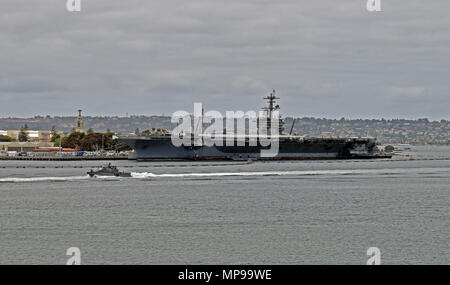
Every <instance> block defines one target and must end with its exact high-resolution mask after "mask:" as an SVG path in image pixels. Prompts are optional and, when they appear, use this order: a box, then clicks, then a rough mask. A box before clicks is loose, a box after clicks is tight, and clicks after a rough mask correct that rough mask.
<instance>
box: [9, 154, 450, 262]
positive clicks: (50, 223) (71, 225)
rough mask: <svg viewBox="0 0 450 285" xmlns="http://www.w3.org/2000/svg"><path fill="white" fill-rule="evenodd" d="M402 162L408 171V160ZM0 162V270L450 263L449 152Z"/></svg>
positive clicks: (405, 164) (406, 162) (404, 162)
mask: <svg viewBox="0 0 450 285" xmlns="http://www.w3.org/2000/svg"><path fill="white" fill-rule="evenodd" d="M412 159H413V160H412ZM101 164H102V162H29V161H0V264H65V263H66V260H67V259H68V257H67V256H66V250H67V249H68V248H69V247H78V248H80V250H81V262H82V263H83V264H185V263H189V264H223V263H225V264H365V263H366V261H367V259H368V256H367V255H366V251H367V249H368V248H369V247H378V248H380V250H381V262H382V263H384V264H450V147H412V148H411V149H410V150H405V151H404V152H402V153H401V154H400V155H398V156H396V157H395V158H394V159H392V160H373V161H286V162H255V163H253V164H245V163H240V162H234V163H232V162H213V163H211V162H199V163H190V162H177V163H163V162H149V163H138V162H133V161H120V162H115V163H114V164H116V165H117V166H119V167H120V168H122V169H123V170H126V171H131V172H132V173H133V178H108V179H100V178H92V179H91V178H89V177H88V176H87V175H86V172H87V171H88V170H89V169H90V167H96V166H99V165H101Z"/></svg>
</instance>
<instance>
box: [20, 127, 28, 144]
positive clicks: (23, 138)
mask: <svg viewBox="0 0 450 285" xmlns="http://www.w3.org/2000/svg"><path fill="white" fill-rule="evenodd" d="M19 141H20V142H27V141H28V125H27V124H25V125H24V126H22V127H21V128H20V133H19Z"/></svg>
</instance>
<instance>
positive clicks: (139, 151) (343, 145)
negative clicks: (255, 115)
mask: <svg viewBox="0 0 450 285" xmlns="http://www.w3.org/2000/svg"><path fill="white" fill-rule="evenodd" d="M120 140H121V141H123V142H124V143H126V144H127V145H129V146H130V147H131V148H133V150H134V151H135V159H137V160H248V159H252V160H288V159H358V158H359V159H363V158H366V159H368V158H389V157H390V156H385V155H381V154H380V153H379V151H378V148H377V147H376V141H375V139H370V138H353V139H326V138H301V139H300V138H282V139H280V141H279V150H278V154H277V155H275V156H274V157H262V156H261V150H262V149H266V147H262V146H260V145H258V146H248V145H246V146H174V145H173V144H172V141H171V138H170V136H153V137H121V138H120Z"/></svg>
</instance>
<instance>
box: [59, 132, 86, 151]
mask: <svg viewBox="0 0 450 285" xmlns="http://www.w3.org/2000/svg"><path fill="white" fill-rule="evenodd" d="M84 136H85V134H84V133H79V132H72V133H71V134H70V135H69V136H68V137H63V138H62V140H61V146H62V147H65V148H77V149H82V140H83V138H84Z"/></svg>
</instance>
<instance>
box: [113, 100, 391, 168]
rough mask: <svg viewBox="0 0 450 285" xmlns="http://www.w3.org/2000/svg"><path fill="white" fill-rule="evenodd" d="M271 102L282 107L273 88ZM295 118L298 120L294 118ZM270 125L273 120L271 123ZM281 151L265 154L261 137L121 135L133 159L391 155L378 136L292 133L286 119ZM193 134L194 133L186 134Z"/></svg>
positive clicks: (271, 109)
mask: <svg viewBox="0 0 450 285" xmlns="http://www.w3.org/2000/svg"><path fill="white" fill-rule="evenodd" d="M264 99H266V100H267V101H268V106H267V107H264V108H263V110H265V111H266V112H268V114H269V118H270V117H271V114H272V112H274V111H276V110H278V109H279V105H277V104H276V100H277V99H279V98H278V97H277V96H276V95H275V91H273V92H272V93H271V94H270V95H269V96H267V97H265V98H264ZM294 122H295V121H294ZM267 124H268V125H270V123H267ZM279 125H280V127H279V133H278V134H276V135H277V139H278V144H279V145H278V152H277V154H276V155H274V156H272V157H265V156H263V155H261V153H262V152H261V151H262V150H265V149H268V148H269V147H267V146H263V144H261V143H260V142H259V141H258V142H257V143H256V145H255V144H251V143H250V138H249V137H247V138H244V141H245V145H241V146H240V145H239V144H238V143H237V138H234V139H235V140H236V141H235V143H234V144H232V146H229V145H227V144H225V143H224V144H223V145H222V146H219V145H212V146H211V145H207V144H200V145H194V144H193V143H192V144H187V145H181V146H176V145H174V144H173V143H172V140H171V132H169V131H164V132H161V131H160V132H156V133H150V134H148V135H139V136H120V137H119V140H121V141H122V142H124V143H126V144H127V145H129V146H130V147H131V148H132V149H133V150H134V154H133V156H132V157H130V159H136V160H138V161H148V160H158V161H161V160H163V161H164V160H169V161H170V160H306V159H374V158H391V156H389V155H385V154H382V153H380V151H379V149H378V148H377V142H376V139H375V138H324V137H306V136H299V135H292V130H293V126H294V123H293V124H292V127H291V130H290V132H289V133H284V132H283V120H282V119H279ZM185 135H187V136H191V137H192V141H193V140H194V134H192V133H191V134H185ZM224 139H225V138H224Z"/></svg>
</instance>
